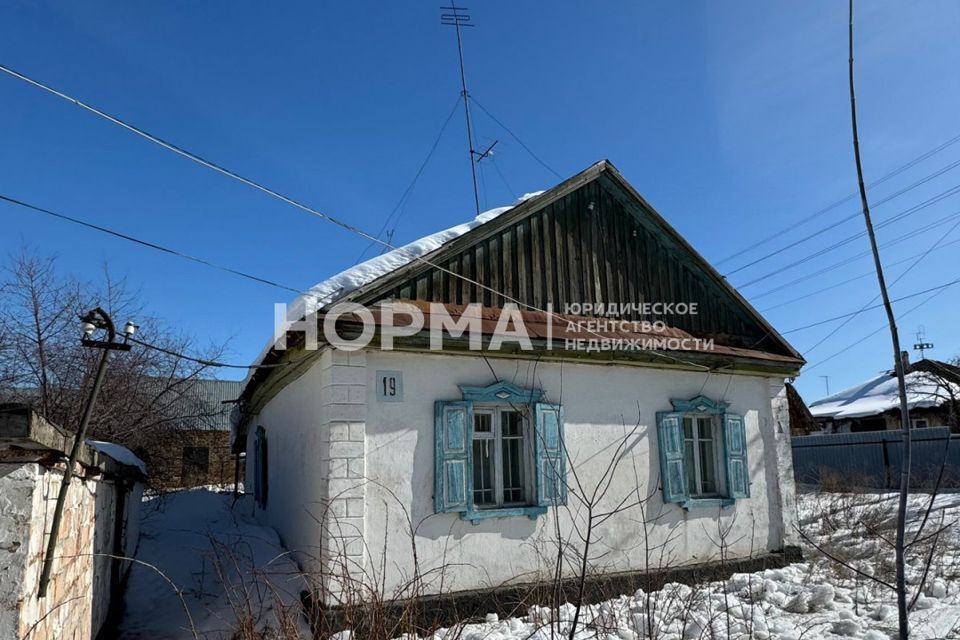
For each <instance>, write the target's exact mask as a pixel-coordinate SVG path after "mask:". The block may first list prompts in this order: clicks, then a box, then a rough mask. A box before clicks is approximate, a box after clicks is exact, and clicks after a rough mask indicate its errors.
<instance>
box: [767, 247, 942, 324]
mask: <svg viewBox="0 0 960 640" xmlns="http://www.w3.org/2000/svg"><path fill="white" fill-rule="evenodd" d="M956 244H960V240H951V241H950V242H947V243H946V244H943V245H941V246H940V247H937V248H936V249H935V250H936V251H939V250H941V249H946V248H947V247H949V246H952V245H956ZM881 246H883V245H881ZM867 253H869V252H867ZM920 255H923V252H921V253H915V254H913V255H912V256H907V257H906V258H903V259H902V260H897V261H896V262H891V263H890V264H888V265H887V266H888V267H895V266H897V265H898V264H903V263H904V262H909V261H910V260H912V259H913V258H916V257H917V256H920ZM873 275H876V274H875V273H874V272H873V271H867V272H866V273H861V274H860V275H857V276H854V277H852V278H848V279H846V280H841V281H840V282H837V283H835V284H832V285H830V286H828V287H823V288H822V289H817V290H816V291H811V292H810V293H805V294H804V295H802V296H798V297H796V298H791V299H790V300H787V301H785V302H779V303H777V304H775V305H773V306H771V307H764V308H763V309H761V312H763V313H766V312H767V311H773V310H774V309H779V308H780V307H785V306H787V305H789V304H793V303H795V302H800V301H801V300H806V299H807V298H811V297H813V296H815V295H817V294H820V293H823V292H824V291H830V290H831V289H836V288H837V287H841V286H843V285H845V284H850V283H851V282H855V281H857V280H860V279H862V278H866V277H867V276H873Z"/></svg>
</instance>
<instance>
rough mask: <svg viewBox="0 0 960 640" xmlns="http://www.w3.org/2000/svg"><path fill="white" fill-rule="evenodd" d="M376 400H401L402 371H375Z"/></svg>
mask: <svg viewBox="0 0 960 640" xmlns="http://www.w3.org/2000/svg"><path fill="white" fill-rule="evenodd" d="M377 400H379V401H380V402H403V373H402V372H400V371H377Z"/></svg>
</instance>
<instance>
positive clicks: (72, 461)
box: [38, 307, 137, 598]
mask: <svg viewBox="0 0 960 640" xmlns="http://www.w3.org/2000/svg"><path fill="white" fill-rule="evenodd" d="M80 323H81V324H80V327H81V329H82V330H83V337H81V338H80V344H82V345H83V346H85V347H89V348H93V349H102V350H103V353H102V354H101V355H100V363H99V364H98V365H97V374H96V377H94V379H93V387H92V388H91V389H90V396H89V398H87V406H86V407H84V409H83V416H82V417H81V418H80V428H79V429H77V435H76V437H75V438H74V440H73V447H71V449H70V456H69V457H68V458H67V468H66V469H64V471H63V480H62V481H61V482H60V491H59V493H58V494H57V505H56V508H55V509H54V512H53V521H52V523H51V525H50V539H49V540H48V541H47V553H46V555H44V557H43V570H42V572H41V573H40V584H39V588H38V595H39V597H41V598H43V597H46V595H47V585H48V583H49V582H50V571H51V569H52V568H53V554H54V551H56V547H57V539H58V538H59V536H60V522H61V520H63V507H64V504H65V503H66V501H67V491H68V490H69V489H70V481H71V480H72V479H73V468H74V466H75V465H76V463H77V457H79V455H80V449H81V447H83V444H84V441H85V440H86V437H87V426H88V425H89V424H90V416H91V414H92V413H93V405H94V403H95V402H96V400H97V394H99V393H100V387H101V386H102V385H103V378H104V375H105V374H106V372H107V359H108V357H109V355H110V352H111V351H130V345H129V344H128V341H129V340H130V338H132V337H133V334H134V333H136V332H137V325H135V324H133V323H132V322H129V321H128V322H127V324H126V325H124V327H123V342H117V330H116V327H114V325H113V320H111V319H110V316H109V315H107V312H106V311H104V310H103V309H101V308H100V307H97V308H96V309H91V310H90V311H88V312H87V313H86V314H84V315H83V316H81V317H80ZM98 329H99V330H102V331H106V332H107V336H106V337H107V339H106V340H94V339H93V338H92V336H93V334H94V332H96V331H97V330H98Z"/></svg>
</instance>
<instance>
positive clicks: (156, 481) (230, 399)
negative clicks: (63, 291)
mask: <svg viewBox="0 0 960 640" xmlns="http://www.w3.org/2000/svg"><path fill="white" fill-rule="evenodd" d="M185 384H186V385H187V386H186V388H185V390H183V391H180V392H178V393H177V394H168V395H170V397H171V398H172V400H171V401H170V402H169V404H167V405H165V406H164V407H163V413H164V414H165V415H167V416H169V420H168V421H167V422H166V423H165V424H163V425H162V428H158V429H156V430H155V433H154V434H152V435H153V437H150V434H144V436H143V437H142V438H140V440H139V441H138V443H137V445H136V446H135V447H134V450H135V451H136V452H137V454H138V455H139V456H141V457H142V458H143V459H144V460H145V461H146V462H147V464H149V465H150V473H151V482H152V484H153V486H156V487H163V488H189V487H198V486H203V485H213V484H216V485H227V484H232V483H234V482H235V481H237V480H239V481H242V480H243V476H242V469H241V471H240V473H241V475H240V476H239V477H238V476H237V469H238V464H239V462H238V460H237V458H236V456H235V454H234V453H233V451H232V449H231V447H230V412H231V411H232V409H233V406H234V404H233V403H234V402H235V401H236V400H237V399H238V398H239V397H240V392H241V390H242V388H243V387H242V383H241V382H239V381H234V380H213V379H205V378H199V379H194V380H189V381H186V382H185ZM161 403H162V401H161Z"/></svg>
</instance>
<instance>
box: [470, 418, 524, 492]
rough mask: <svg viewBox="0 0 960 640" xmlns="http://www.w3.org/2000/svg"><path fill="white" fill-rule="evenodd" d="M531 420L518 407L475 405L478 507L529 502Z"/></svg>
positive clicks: (475, 483)
mask: <svg viewBox="0 0 960 640" xmlns="http://www.w3.org/2000/svg"><path fill="white" fill-rule="evenodd" d="M528 422H529V421H528V420H527V419H525V418H524V416H523V414H522V413H521V411H519V410H518V408H513V407H511V408H509V409H503V408H495V407H475V408H474V410H473V504H474V506H475V507H477V508H478V509H490V508H495V507H502V506H517V505H524V504H527V503H528V502H529V500H530V491H529V490H528V488H527V477H528V476H529V475H530V473H529V467H530V459H529V455H528V452H529V450H530V448H531V447H530V444H531V442H530V441H531V440H532V438H531V435H530V433H529V431H530V430H529V429H528V428H527V423H528Z"/></svg>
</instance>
